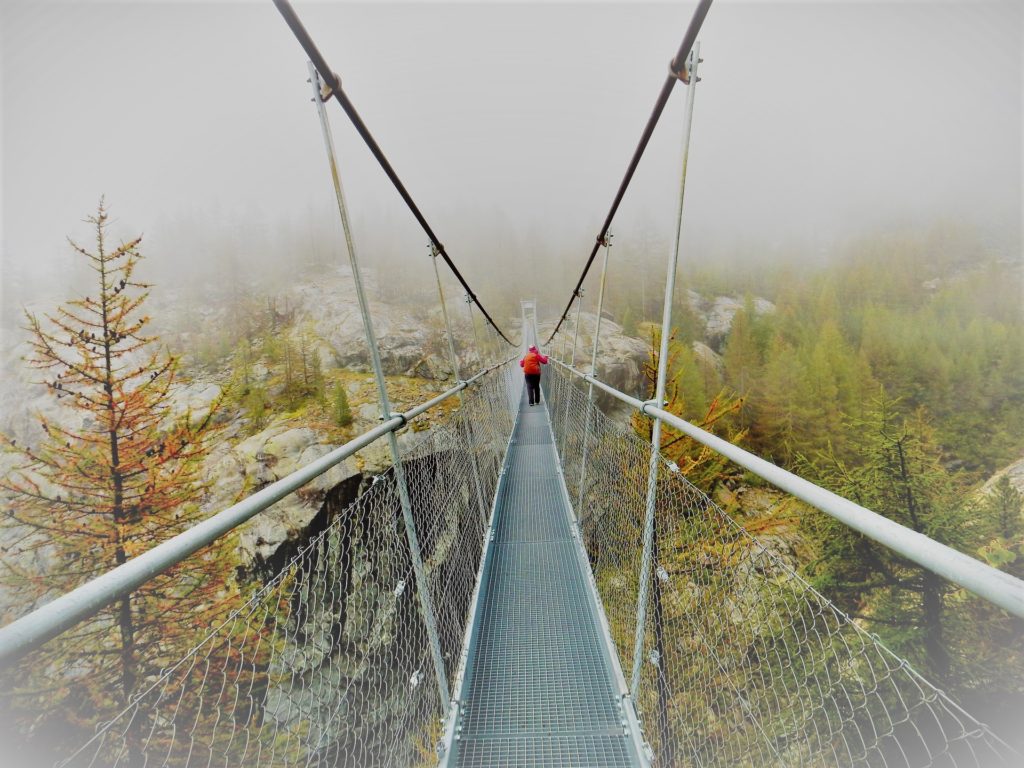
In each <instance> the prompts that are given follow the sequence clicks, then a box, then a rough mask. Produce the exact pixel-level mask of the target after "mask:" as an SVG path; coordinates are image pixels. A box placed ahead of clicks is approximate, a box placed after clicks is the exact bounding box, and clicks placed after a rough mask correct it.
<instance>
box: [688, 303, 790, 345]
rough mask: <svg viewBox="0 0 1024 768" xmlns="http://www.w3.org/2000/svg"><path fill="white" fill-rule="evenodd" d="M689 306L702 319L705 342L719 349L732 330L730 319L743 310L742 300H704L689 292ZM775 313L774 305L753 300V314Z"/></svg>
mask: <svg viewBox="0 0 1024 768" xmlns="http://www.w3.org/2000/svg"><path fill="white" fill-rule="evenodd" d="M689 302H690V306H691V307H693V309H694V310H695V311H696V312H697V313H698V314H699V315H700V316H701V317H702V318H703V319H704V327H705V341H707V342H708V344H710V345H711V346H712V347H715V348H719V349H720V348H721V345H722V343H723V342H724V341H725V339H726V337H727V336H728V335H729V329H730V328H732V319H733V318H734V317H735V316H736V313H737V312H739V311H740V310H741V309H743V300H742V299H736V298H733V297H731V296H716V297H714V298H713V299H705V298H702V297H700V296H699V295H698V294H695V293H693V292H692V291H691V292H690V296H689ZM774 311H775V305H774V304H772V303H771V302H770V301H768V300H767V299H762V298H760V297H758V298H755V299H754V312H755V313H756V314H758V315H765V314H769V313H771V312H774Z"/></svg>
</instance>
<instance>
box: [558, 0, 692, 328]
mask: <svg viewBox="0 0 1024 768" xmlns="http://www.w3.org/2000/svg"><path fill="white" fill-rule="evenodd" d="M711 2H712V0H700V2H699V3H698V4H697V10H695V11H694V12H693V18H691V19H690V26H689V27H687V29H686V34H685V35H683V42H682V43H680V45H679V51H678V52H677V53H676V56H675V58H674V59H672V61H671V62H670V63H669V73H668V77H666V78H665V83H664V84H663V85H662V86H661V92H660V93H659V94H658V100H657V101H655V102H654V110H653V111H652V112H651V116H650V117H649V118H647V125H645V126H644V132H643V134H642V135H641V136H640V143H639V144H637V146H636V150H634V152H633V158H632V159H631V160H630V161H629V167H628V168H627V169H626V175H625V176H623V177H622V182H621V183H620V184H619V190H618V192H616V193H615V200H613V201H612V207H611V209H610V210H609V211H608V215H607V216H606V217H605V220H604V224H603V225H602V226H601V231H600V232H599V233H598V235H597V238H596V239H595V241H594V247H593V249H591V251H590V257H589V258H588V259H587V263H586V265H585V266H584V267H583V273H582V274H581V275H580V279H579V280H578V281H577V283H576V287H575V288H573V289H572V295H571V296H570V297H569V303H568V304H566V305H565V310H564V311H563V312H562V316H561V317H560V318H559V320H558V323H557V324H556V325H555V330H553V331H552V332H551V336H549V337H548V340H547V342H546V344H550V343H551V340H552V339H554V338H555V335H556V334H557V333H558V329H559V328H561V327H562V323H564V322H565V318H566V317H567V316H568V315H569V310H571V309H572V303H573V302H574V301H576V299H577V297H578V296H579V295H580V289H581V288H582V287H583V281H584V280H586V279H587V273H588V272H589V271H590V267H591V265H592V264H593V263H594V259H595V257H596V256H597V252H598V251H599V250H600V249H601V246H602V245H604V243H605V236H606V235H607V234H608V228H609V227H610V226H611V225H612V219H614V218H615V214H616V212H617V211H618V210H619V203H621V202H622V197H623V195H625V194H626V189H627V188H628V187H629V183H630V181H632V180H633V174H634V173H635V172H636V168H637V166H638V165H639V164H640V158H641V157H643V155H644V150H646V149H647V143H648V142H649V141H650V140H651V135H652V134H653V133H654V128H655V126H657V124H658V120H659V119H660V118H661V113H662V112H663V111H664V110H665V105H666V104H667V103H668V97H669V96H671V95H672V88H673V87H675V84H676V80H684V81H688V80H689V75H688V73H687V72H686V57H687V56H689V55H690V49H691V48H692V47H693V44H694V42H696V40H697V34H698V33H699V32H700V28H701V25H702V24H703V23H704V17H705V16H707V15H708V10H710V8H711Z"/></svg>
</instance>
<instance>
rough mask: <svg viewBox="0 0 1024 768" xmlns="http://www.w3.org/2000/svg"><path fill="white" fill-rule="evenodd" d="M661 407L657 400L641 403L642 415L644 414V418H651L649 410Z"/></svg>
mask: <svg viewBox="0 0 1024 768" xmlns="http://www.w3.org/2000/svg"><path fill="white" fill-rule="evenodd" d="M660 407H661V403H659V402H658V401H657V400H645V401H644V402H642V403H640V413H642V414H643V415H644V416H650V415H651V414H649V413H648V412H647V409H648V408H660ZM652 418H653V417H652Z"/></svg>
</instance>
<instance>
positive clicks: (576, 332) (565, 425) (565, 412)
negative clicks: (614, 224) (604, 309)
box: [559, 288, 583, 469]
mask: <svg viewBox="0 0 1024 768" xmlns="http://www.w3.org/2000/svg"><path fill="white" fill-rule="evenodd" d="M576 302H577V303H576V327H575V328H573V331H572V352H571V353H570V355H569V367H570V368H574V367H575V366H576V344H577V342H578V341H579V338H580V315H581V314H583V289H582V288H580V291H579V294H578V296H577V299H576ZM565 382H566V384H567V385H568V387H567V389H566V390H565V404H564V405H563V406H562V450H561V451H560V452H559V453H560V455H559V458H561V460H562V468H563V469H564V468H565V445H566V441H567V440H568V439H569V438H568V430H569V401H570V400H571V399H572V398H571V392H572V389H573V386H572V379H570V378H566V380H565Z"/></svg>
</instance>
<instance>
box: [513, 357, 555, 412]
mask: <svg viewBox="0 0 1024 768" xmlns="http://www.w3.org/2000/svg"><path fill="white" fill-rule="evenodd" d="M547 364H548V359H547V358H546V357H545V356H544V355H542V354H541V353H540V352H539V351H538V350H537V347H536V345H531V346H530V348H529V349H528V350H527V352H526V354H525V355H524V356H523V359H522V360H520V361H519V366H520V367H521V368H522V369H523V373H524V374H525V375H526V395H527V397H529V399H530V405H536V404H537V403H539V402H540V367H541V366H542V365H547Z"/></svg>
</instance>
